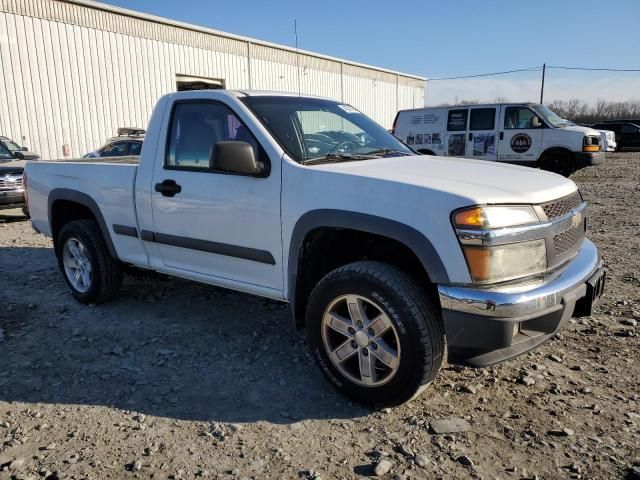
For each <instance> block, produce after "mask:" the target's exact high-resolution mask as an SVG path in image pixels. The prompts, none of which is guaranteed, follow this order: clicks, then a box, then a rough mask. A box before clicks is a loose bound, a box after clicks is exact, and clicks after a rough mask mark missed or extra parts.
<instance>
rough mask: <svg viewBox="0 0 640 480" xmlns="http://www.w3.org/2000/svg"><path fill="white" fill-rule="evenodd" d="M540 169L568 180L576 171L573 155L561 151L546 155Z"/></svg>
mask: <svg viewBox="0 0 640 480" xmlns="http://www.w3.org/2000/svg"><path fill="white" fill-rule="evenodd" d="M540 168H542V169H543V170H547V171H548V172H553V173H557V174H559V175H562V176H563V177H567V178H568V177H569V176H570V175H571V174H572V173H573V172H575V171H576V166H575V162H574V161H573V158H572V157H571V154H569V153H567V152H561V151H559V152H551V153H548V154H546V155H545V156H544V158H543V159H542V161H541V162H540Z"/></svg>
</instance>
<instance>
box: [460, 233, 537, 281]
mask: <svg viewBox="0 0 640 480" xmlns="http://www.w3.org/2000/svg"><path fill="white" fill-rule="evenodd" d="M462 250H463V251H464V256H465V259H466V260H467V265H468V267H469V274H470V275H471V279H472V280H473V281H474V282H475V283H497V282H505V281H508V280H514V279H517V278H522V277H528V276H531V275H536V274H540V273H544V271H545V270H546V269H547V250H546V247H545V242H544V240H533V241H529V242H521V243H509V244H506V245H496V246H484V247H482V246H476V245H463V246H462Z"/></svg>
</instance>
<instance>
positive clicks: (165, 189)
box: [156, 180, 182, 197]
mask: <svg viewBox="0 0 640 480" xmlns="http://www.w3.org/2000/svg"><path fill="white" fill-rule="evenodd" d="M181 191H182V187H181V186H180V185H178V184H177V183H176V181H175V180H163V181H162V183H156V192H159V193H161V194H162V195H163V196H165V197H173V196H174V195H175V194H176V193H180V192H181Z"/></svg>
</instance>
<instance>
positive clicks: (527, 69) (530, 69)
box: [427, 65, 640, 82]
mask: <svg viewBox="0 0 640 480" xmlns="http://www.w3.org/2000/svg"><path fill="white" fill-rule="evenodd" d="M546 68H547V69H556V70H582V71H598V72H640V69H638V68H591V67H565V66H561V65H556V66H551V65H547V67H546ZM542 69H543V66H542V65H541V66H539V67H529V68H520V69H517V70H505V71H503V72H491V73H479V74H476V75H458V76H455V77H437V78H429V79H427V80H428V81H429V82H437V81H440V80H458V79H463V78H478V77H492V76H495V75H506V74H509V73H518V72H539V71H541V70H542Z"/></svg>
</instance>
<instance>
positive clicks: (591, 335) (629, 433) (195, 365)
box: [0, 153, 640, 480]
mask: <svg viewBox="0 0 640 480" xmlns="http://www.w3.org/2000/svg"><path fill="white" fill-rule="evenodd" d="M639 171H640V153H627V154H612V155H608V156H607V162H606V164H605V165H602V166H599V167H597V168H589V169H585V170H583V171H581V172H578V173H577V174H575V175H574V180H575V181H576V182H577V183H578V184H579V186H580V187H581V189H582V191H583V193H584V196H585V197H586V199H587V201H588V202H589V204H590V213H589V215H590V216H589V222H590V224H589V230H590V232H589V235H590V237H591V239H593V240H594V241H595V242H596V243H597V244H598V245H599V247H600V248H601V249H602V252H603V255H604V257H605V260H606V263H607V265H608V270H609V283H608V288H607V292H606V295H605V297H604V299H603V301H602V302H601V304H600V305H599V306H598V308H597V312H596V313H595V314H594V315H593V316H592V317H591V318H588V319H581V320H576V319H574V320H572V322H571V323H570V324H569V325H568V326H567V327H566V328H565V329H564V330H563V331H562V332H561V333H560V334H559V335H558V336H556V337H555V338H554V339H553V340H552V341H550V342H548V343H547V344H546V345H544V346H543V347H542V348H540V349H538V350H536V351H535V352H533V353H530V354H527V355H524V356H522V357H519V358H518V359H516V360H513V361H511V362H508V363H506V364H503V365H499V366H496V367H494V368H491V369H485V370H473V369H460V368H453V367H450V366H445V368H443V370H442V372H441V373H440V375H439V377H438V379H437V380H436V382H435V383H434V384H433V385H432V386H431V387H429V388H428V389H427V390H426V391H425V392H424V393H423V394H422V396H420V397H419V398H418V399H417V400H415V401H413V402H412V403H409V404H407V405H404V406H402V407H399V408H395V409H392V410H382V411H370V410H366V409H364V408H362V407H359V406H356V405H353V404H351V403H349V402H348V401H347V400H345V399H344V398H343V397H341V396H340V395H339V394H337V393H336V392H335V391H334V390H333V389H332V388H331V386H330V385H329V384H328V383H326V382H325V381H324V380H323V378H322V377H321V374H320V373H319V372H318V370H317V369H316V368H315V366H314V365H313V362H312V359H311V358H310V356H309V355H308V354H307V349H306V345H305V340H304V337H303V336H302V335H300V334H298V333H296V332H295V331H294V329H293V328H292V326H291V320H290V314H289V311H288V308H287V307H286V306H284V305H282V304H278V303H275V302H272V301H268V300H264V299H260V298H256V297H251V296H247V295H244V294H240V293H235V292H230V291H226V290H222V289H218V288H214V287H209V286H203V285H197V284H194V283H189V282H186V281H182V280H177V279H172V278H167V277H164V276H159V275H145V276H138V277H131V276H129V277H127V279H126V281H125V285H124V287H123V289H122V292H121V295H120V296H119V297H118V298H117V299H116V300H115V301H113V302H111V303H109V304H107V305H102V306H99V307H95V308H91V307H87V306H83V305H80V304H78V303H75V302H74V301H73V300H72V299H71V296H70V295H69V294H68V293H67V291H66V289H65V287H64V285H63V282H62V279H61V277H60V275H59V273H58V271H57V266H56V263H55V259H54V255H53V252H52V250H51V242H50V241H49V239H47V238H45V237H43V236H39V235H36V234H35V233H33V231H32V230H31V226H30V224H29V222H27V221H25V220H24V218H21V217H20V216H19V212H17V211H9V212H3V213H2V216H0V272H1V275H2V276H1V278H2V288H1V290H0V480H5V479H9V478H16V479H28V478H47V479H61V478H67V479H85V478H86V479H107V478H156V479H157V478H160V479H165V478H172V479H189V478H194V477H203V478H220V479H227V478H229V479H233V478H252V479H269V478H284V479H299V478H302V479H314V478H315V479H319V478H324V479H329V478H335V479H357V478H364V477H368V476H372V475H376V474H379V475H380V476H381V478H388V479H391V478H397V479H401V478H406V479H411V478H415V479H427V478H429V479H432V478H469V477H476V478H504V479H511V478H514V479H520V478H544V479H547V478H602V479H614V478H625V477H627V478H640V473H638V472H637V471H635V470H634V468H635V469H637V470H638V471H640V435H639V433H640V388H639V382H640V363H639V361H640V340H639V337H638V327H637V323H638V321H640V239H639V232H640V220H639V217H640V215H639V214H640V175H639ZM443 419H445V420H446V419H449V420H451V419H453V420H455V421H449V422H446V421H445V422H438V420H443ZM442 423H444V426H443V425H441V424H442ZM441 429H444V430H445V432H446V431H449V430H463V431H458V432H450V433H439V434H438V433H435V432H434V430H438V431H440V430H441ZM385 470H387V471H386V472H385ZM634 472H635V473H634Z"/></svg>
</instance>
